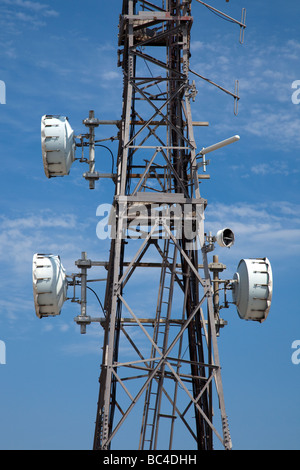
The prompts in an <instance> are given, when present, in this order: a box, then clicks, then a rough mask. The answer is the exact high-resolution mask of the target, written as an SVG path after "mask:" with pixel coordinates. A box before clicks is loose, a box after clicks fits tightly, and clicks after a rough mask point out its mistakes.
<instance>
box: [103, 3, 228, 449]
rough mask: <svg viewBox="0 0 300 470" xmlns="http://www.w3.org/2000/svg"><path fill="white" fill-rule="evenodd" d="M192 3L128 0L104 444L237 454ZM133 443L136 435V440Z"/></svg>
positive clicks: (122, 42) (122, 37) (122, 34)
mask: <svg viewBox="0 0 300 470" xmlns="http://www.w3.org/2000/svg"><path fill="white" fill-rule="evenodd" d="M191 4H192V0H165V1H164V0H152V1H151V2H150V1H146V0H124V1H123V9H122V15H121V17H120V24H119V66H120V67H122V69H123V77H124V91H123V110H122V120H121V126H120V129H119V149H118V160H117V176H116V190H115V195H114V201H113V208H114V210H113V211H112V212H111V216H110V222H111V227H112V237H111V238H112V239H111V248H110V259H109V263H108V278H107V287H106V296H105V305H104V310H105V312H106V318H105V323H104V340H103V359H102V364H101V374H100V379H99V382H100V392H99V400H98V407H97V417H96V427H95V437H94V449H101V450H106V449H110V448H113V447H114V443H115V442H116V443H117V440H118V436H119V435H121V436H125V435H126V436H127V441H128V440H129V441H130V442H131V443H132V448H133V449H145V450H155V449H173V448H176V445H177V446H178V442H179V443H180V442H182V443H183V442H188V443H189V447H190V448H192V447H194V448H197V449H199V450H210V449H213V446H214V441H215V439H216V440H217V441H220V443H221V445H222V446H223V447H224V448H225V449H230V448H231V439H230V433H229V428H228V422H227V416H226V410H225V403H224V395H223V386H222V378H221V366H220V359H219V352H218V344H217V335H218V329H219V326H220V319H219V315H218V311H217V309H216V308H215V306H214V299H213V282H212V280H211V275H210V270H209V264H208V253H209V251H210V248H211V247H210V246H209V244H208V242H207V238H206V237H205V232H204V214H205V208H206V205H207V201H206V199H204V198H203V197H202V195H201V194H200V182H201V174H200V171H201V165H199V159H197V145H196V142H195V139H194V127H195V126H196V125H197V126H201V125H205V123H202V122H193V120H192V113H191V102H192V101H193V100H194V98H195V95H196V89H195V85H194V83H193V82H191V81H190V79H189V60H190V33H191V27H192V23H193V18H192V16H191ZM128 438H129V439H128Z"/></svg>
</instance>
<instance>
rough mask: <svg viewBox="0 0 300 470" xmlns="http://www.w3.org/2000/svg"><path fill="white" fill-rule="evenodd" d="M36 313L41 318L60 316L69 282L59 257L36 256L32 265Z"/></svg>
mask: <svg viewBox="0 0 300 470" xmlns="http://www.w3.org/2000/svg"><path fill="white" fill-rule="evenodd" d="M32 281H33V296H34V305H35V312H36V315H37V316H38V317H39V318H43V317H55V316H57V315H60V312H61V309H62V306H63V304H64V302H65V301H66V299H67V288H68V281H67V278H66V272H65V270H64V267H63V265H62V263H61V261H60V258H59V256H53V255H41V254H35V255H34V257H33V263H32Z"/></svg>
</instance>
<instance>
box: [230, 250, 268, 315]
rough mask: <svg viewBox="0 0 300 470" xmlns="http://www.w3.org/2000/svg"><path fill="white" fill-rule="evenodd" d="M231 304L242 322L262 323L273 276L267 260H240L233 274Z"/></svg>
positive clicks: (266, 313)
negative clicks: (235, 308)
mask: <svg viewBox="0 0 300 470" xmlns="http://www.w3.org/2000/svg"><path fill="white" fill-rule="evenodd" d="M233 279H234V281H235V282H234V283H233V303H234V304H235V305H236V307H237V311H238V314H239V316H240V317H241V318H242V319H243V320H252V321H258V322H261V323H262V322H263V321H265V320H266V318H267V316H268V314H269V311H270V307H271V301H272V293H273V275H272V268H271V264H270V261H269V260H268V259H267V258H256V259H242V260H241V261H240V263H239V265H238V268H237V272H236V273H235V275H234V277H233Z"/></svg>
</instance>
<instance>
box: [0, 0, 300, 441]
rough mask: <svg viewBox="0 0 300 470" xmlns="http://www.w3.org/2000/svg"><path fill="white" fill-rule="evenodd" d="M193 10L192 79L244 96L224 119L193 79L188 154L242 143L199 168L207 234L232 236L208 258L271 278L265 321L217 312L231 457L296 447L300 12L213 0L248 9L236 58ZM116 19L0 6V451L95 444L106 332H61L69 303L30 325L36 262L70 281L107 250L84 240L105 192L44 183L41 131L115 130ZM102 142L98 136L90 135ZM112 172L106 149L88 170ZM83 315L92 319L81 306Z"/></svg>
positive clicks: (92, 230)
mask: <svg viewBox="0 0 300 470" xmlns="http://www.w3.org/2000/svg"><path fill="white" fill-rule="evenodd" d="M193 3H194V5H193V16H194V26H193V30H192V46H191V49H192V58H191V68H192V69H193V70H195V71H196V72H199V73H200V74H201V75H203V76H205V77H208V78H210V79H211V80H213V81H215V82H217V83H219V84H220V85H222V86H224V87H225V88H228V89H229V90H231V91H234V81H235V80H236V79H238V80H239V84H240V96H241V100H240V103H239V115H238V116H237V117H236V116H234V114H233V100H232V99H231V97H229V96H228V95H225V94H224V93H222V92H221V91H220V90H218V89H216V88H214V87H213V86H212V85H210V84H208V83H206V82H204V81H201V80H200V79H197V78H196V84H197V88H198V95H197V98H196V102H195V103H194V104H193V109H192V111H193V118H194V120H202V121H209V123H210V126H209V128H200V129H198V130H197V131H196V139H197V144H198V146H199V147H200V148H202V147H205V146H208V145H211V144H213V143H215V142H217V141H219V140H223V139H225V138H227V137H230V136H232V135H235V134H239V135H240V136H241V140H240V142H238V143H236V144H234V145H232V146H230V147H227V148H226V149H223V150H220V151H218V152H215V153H214V154H213V156H211V158H210V160H211V163H210V166H209V167H208V172H209V173H210V175H211V177H212V178H211V180H210V181H209V182H206V183H203V185H202V186H201V191H202V195H203V196H204V197H205V198H207V199H208V202H209V205H208V209H207V214H206V229H207V230H211V231H213V232H214V231H216V230H217V229H219V228H222V227H224V226H230V227H231V228H232V229H233V230H234V232H235V236H236V244H235V245H234V247H233V248H232V249H231V250H230V251H227V250H226V252H225V253H224V250H223V251H222V249H221V248H220V249H217V251H216V254H219V256H220V260H221V261H222V262H224V263H225V264H226V265H227V266H228V273H227V276H228V277H231V276H232V275H233V273H234V272H235V268H236V266H237V264H238V262H239V260H240V259H241V258H248V257H268V258H269V259H270V261H271V263H272V267H273V275H274V295H273V302H272V307H271V311H270V315H269V317H268V320H267V321H266V322H265V323H264V324H262V325H259V324H256V323H255V324H252V323H249V322H243V321H242V320H240V319H239V318H238V316H237V313H236V311H235V308H233V307H232V308H231V309H229V310H227V311H226V312H225V313H224V318H225V319H226V320H227V321H228V326H227V327H226V328H225V329H224V330H223V331H222V333H221V337H220V340H219V348H220V355H221V363H222V372H223V382H224V392H225V403H226V408H227V413H228V416H229V425H230V429H231V434H232V440H233V444H234V448H235V449H299V448H300V445H299V435H300V424H299V423H300V408H299V387H300V379H299V377H300V365H296V364H293V363H292V360H291V356H292V353H293V350H292V343H293V342H294V341H295V340H299V339H300V322H299V313H300V312H299V300H298V299H299V296H298V291H299V286H298V285H299V283H298V276H297V274H298V269H299V258H300V257H299V254H300V253H299V252H300V198H299V176H300V175H299V171H300V151H299V148H300V104H299V105H296V104H293V102H292V93H293V91H295V90H293V89H292V83H293V82H294V81H295V80H300V33H299V18H300V5H299V4H298V2H295V1H294V0H286V1H285V2H281V1H279V0H274V1H272V2H271V1H265V2H260V1H259V0H243V2H237V1H236V0H230V2H229V3H225V1H224V0H211V2H210V3H211V5H213V6H215V7H216V8H219V9H222V10H223V11H225V12H226V13H227V14H229V15H230V16H232V17H235V18H237V19H240V15H241V8H242V7H245V8H246V9H247V30H246V34H245V43H244V44H243V45H240V44H239V41H238V39H239V28H238V26H236V25H232V24H230V23H228V22H226V21H223V20H221V19H219V18H217V17H216V16H215V15H213V14H212V13H211V12H209V11H208V10H207V9H206V8H205V7H203V6H201V5H200V4H198V3H197V2H196V1H194V2H193ZM121 6H122V2H121V0H112V1H111V2H103V1H102V2H96V1H92V0H88V1H85V2H81V1H72V2H71V1H70V0H69V1H67V0H64V1H57V0H54V1H52V2H51V3H50V2H49V3H48V4H47V3H44V2H42V1H40V2H36V1H28V0H0V46H1V47H0V80H2V81H4V82H5V84H6V104H5V105H4V104H3V105H2V104H1V105H0V157H1V199H0V205H1V211H0V257H1V288H0V289H1V295H0V340H1V341H4V342H5V345H6V355H7V357H6V365H0V384H1V385H0V390H1V400H0V416H1V419H0V448H1V449H78V448H80V449H90V448H91V446H92V442H93V431H94V421H95V413H96V403H97V394H98V376H99V364H100V360H101V346H102V331H101V328H100V327H99V326H91V327H90V328H89V329H88V333H87V335H86V336H82V335H80V334H79V328H78V327H77V325H76V324H75V323H74V321H73V318H74V317H75V316H76V315H77V314H78V313H79V312H78V306H77V305H76V304H71V303H67V304H65V306H64V309H63V312H62V315H61V316H60V317H59V318H56V319H48V320H42V321H40V320H38V319H37V318H36V316H35V312H34V305H33V296H32V283H31V263H32V256H33V254H34V253H36V252H47V253H49V252H51V253H54V254H60V255H61V258H62V261H63V264H64V266H65V268H66V269H67V271H68V273H72V272H76V268H75V265H74V261H75V260H76V259H78V258H79V257H80V255H81V251H83V250H85V251H87V253H88V256H89V257H90V258H92V259H102V260H106V259H107V257H108V249H109V242H108V241H100V240H98V239H97V237H96V226H97V223H98V221H99V218H97V216H96V209H97V207H98V205H99V204H103V203H108V204H109V203H111V201H112V197H113V190H114V188H113V184H112V183H111V182H109V181H106V182H101V184H97V188H96V190H95V191H94V192H92V191H89V189H88V185H87V183H86V182H85V180H84V179H83V178H82V173H83V172H84V171H86V168H85V167H84V166H83V165H82V164H81V165H80V164H79V163H76V164H75V165H74V166H73V168H72V170H71V173H70V176H69V177H67V178H63V179H52V180H50V181H48V180H47V179H46V177H45V175H44V171H43V164H42V156H41V144H40V120H41V116H42V115H44V114H63V115H67V116H69V119H70V123H71V125H72V127H73V128H74V130H75V132H76V133H78V134H79V133H80V132H83V131H84V128H83V126H82V120H83V119H84V118H86V117H87V116H88V112H89V110H90V109H94V110H95V113H96V116H97V117H98V118H101V119H119V118H120V115H121V96H122V76H121V72H120V69H119V68H117V52H116V51H117V33H118V28H117V26H118V18H119V14H120V13H121ZM191 78H192V77H191ZM114 135H116V129H114V128H110V127H109V128H103V129H99V130H98V133H97V137H98V136H99V138H108V137H112V136H114ZM111 149H112V150H113V151H115V150H116V146H114V145H113V144H111ZM110 167H111V160H110V155H109V153H108V152H106V151H105V150H104V149H103V151H102V152H100V153H99V155H98V158H97V169H98V170H99V171H103V172H108V171H110ZM102 274H104V272H103V271H101V269H99V275H100V276H101V275H102ZM103 292H104V286H103V289H102V291H101V290H100V291H99V294H100V295H101V296H103ZM141 295H142V294H141ZM88 308H89V310H90V312H91V313H92V312H96V311H97V303H96V301H95V300H94V298H93V297H92V296H91V297H89V307H88Z"/></svg>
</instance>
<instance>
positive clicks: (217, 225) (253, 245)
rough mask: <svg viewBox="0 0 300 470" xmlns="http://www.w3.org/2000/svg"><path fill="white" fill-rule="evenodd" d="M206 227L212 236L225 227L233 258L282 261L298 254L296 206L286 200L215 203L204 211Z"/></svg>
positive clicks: (299, 211)
mask: <svg viewBox="0 0 300 470" xmlns="http://www.w3.org/2000/svg"><path fill="white" fill-rule="evenodd" d="M206 224H207V227H206V228H207V230H211V231H212V232H213V233H216V232H217V231H218V230H219V229H221V228H223V227H226V226H227V227H230V228H231V229H232V230H233V232H234V233H235V236H236V244H235V247H234V248H233V250H234V253H235V255H236V256H237V255H238V256H241V257H248V256H249V257H254V258H255V257H261V256H272V257H273V258H276V259H282V260H283V259H286V257H287V256H291V255H293V254H298V255H299V253H300V205H297V204H293V203H290V202H288V201H278V202H273V203H269V204H266V203H261V204H255V205H254V204H253V205H252V204H251V203H236V204H230V205H226V204H223V203H216V204H213V205H212V206H211V207H210V206H209V207H208V209H207V222H206Z"/></svg>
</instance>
